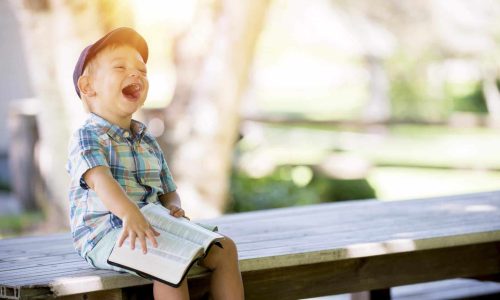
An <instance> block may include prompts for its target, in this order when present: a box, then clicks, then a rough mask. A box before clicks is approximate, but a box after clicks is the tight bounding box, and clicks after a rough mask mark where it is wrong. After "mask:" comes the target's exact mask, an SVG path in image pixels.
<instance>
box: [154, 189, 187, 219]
mask: <svg viewBox="0 0 500 300" xmlns="http://www.w3.org/2000/svg"><path fill="white" fill-rule="evenodd" d="M159 199H160V202H161V204H162V205H163V206H165V207H166V208H168V209H169V210H170V214H171V215H172V216H174V217H186V216H185V215H184V210H183V209H182V208H181V198H180V197H179V194H177V192H176V191H173V192H169V193H165V194H163V195H160V197H159Z"/></svg>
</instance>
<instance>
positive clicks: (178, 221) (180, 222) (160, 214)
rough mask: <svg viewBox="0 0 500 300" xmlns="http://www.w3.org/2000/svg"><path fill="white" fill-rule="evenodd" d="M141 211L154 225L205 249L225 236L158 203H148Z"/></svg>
mask: <svg viewBox="0 0 500 300" xmlns="http://www.w3.org/2000/svg"><path fill="white" fill-rule="evenodd" d="M141 211H142V213H143V214H144V216H145V217H146V219H147V220H148V221H149V222H150V223H151V225H153V226H154V227H156V228H158V229H160V230H164V231H166V232H169V233H171V234H173V235H176V236H178V237H180V238H182V239H186V240H188V241H191V242H193V243H196V244H198V245H201V246H202V247H203V249H204V250H207V248H208V246H209V245H210V244H211V243H212V241H214V240H217V239H222V238H223V236H222V235H220V234H218V233H216V232H213V231H210V230H207V229H205V228H203V227H201V226H200V225H197V224H195V223H193V222H191V221H189V220H187V219H185V218H176V217H174V216H172V215H170V211H169V210H168V209H166V208H165V207H163V206H161V205H158V204H153V203H150V204H147V205H146V206H144V207H143V208H142V209H141Z"/></svg>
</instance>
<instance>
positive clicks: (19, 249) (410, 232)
mask: <svg viewBox="0 0 500 300" xmlns="http://www.w3.org/2000/svg"><path fill="white" fill-rule="evenodd" d="M210 222H211V223H214V224H218V225H219V228H220V231H221V232H222V233H224V234H227V235H229V236H231V237H232V238H233V239H234V240H235V241H236V243H237V245H238V249H239V255H240V267H241V271H242V275H243V280H244V284H245V293H246V298H247V299H298V298H305V297H315V296H321V295H331V294H341V293H353V292H359V291H373V292H372V296H377V295H378V296H381V297H382V298H388V297H390V295H389V292H388V291H389V290H388V289H389V288H390V287H394V286H400V285H406V284H412V283H420V282H427V281H436V280H442V279H448V278H461V277H481V276H490V275H495V274H500V191H496V192H487V193H477V194H469V195H460V196H449V197H440V198H430V199H421V200H407V201H393V202H382V201H377V200H363V201H348V202H338V203H327V204H319V205H312V206H303V207H292V208H283V209H273V210H267V211H258V212H250V213H241V214H233V215H226V216H223V217H221V218H218V219H215V220H210ZM208 280H209V274H208V273H207V272H204V271H200V270H199V269H198V270H194V272H192V273H191V275H190V277H189V285H190V293H191V295H192V299H197V298H202V297H203V295H204V293H205V292H206V287H207V282H208ZM149 284H150V281H148V280H146V279H142V278H138V277H134V276H131V275H128V274H121V273H117V272H112V271H103V270H94V269H92V268H90V267H88V266H87V264H86V263H85V262H84V261H83V260H82V259H81V258H80V257H78V256H77V254H76V253H75V252H74V250H73V248H72V244H71V238H70V235H69V234H67V233H64V234H54V235H48V236H35V237H23V238H12V239H4V240H0V295H1V296H0V298H2V297H4V298H8V299H40V298H47V297H62V298H63V299H145V298H147V297H146V296H144V295H142V296H137V295H139V294H140V293H146V294H147V293H149V294H147V295H148V297H149V296H150V292H149V290H150V286H149ZM146 290H148V291H146Z"/></svg>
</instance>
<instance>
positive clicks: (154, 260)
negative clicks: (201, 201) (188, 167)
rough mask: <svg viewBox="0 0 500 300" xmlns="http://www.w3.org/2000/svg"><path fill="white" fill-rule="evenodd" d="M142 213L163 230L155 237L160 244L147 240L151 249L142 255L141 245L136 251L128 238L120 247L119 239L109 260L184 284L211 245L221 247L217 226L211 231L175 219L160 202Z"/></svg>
mask: <svg viewBox="0 0 500 300" xmlns="http://www.w3.org/2000/svg"><path fill="white" fill-rule="evenodd" d="M141 212H142V213H143V214H144V216H145V217H146V219H147V220H148V222H149V223H150V224H151V225H152V226H153V227H154V228H155V229H156V231H158V232H159V233H160V235H159V236H157V237H156V241H157V242H158V247H157V248H155V247H153V244H152V243H151V241H149V239H147V240H146V243H147V248H148V252H147V253H146V254H143V252H142V249H141V247H140V246H138V245H136V247H135V249H134V250H132V249H130V239H127V240H125V242H124V243H123V245H122V246H121V247H118V242H117V244H116V245H115V247H114V248H113V250H112V251H111V254H110V256H109V258H108V263H109V264H110V265H114V266H118V267H120V268H124V269H128V270H132V271H134V272H137V274H140V275H141V276H144V277H147V278H151V279H155V280H159V281H161V282H163V283H166V284H168V285H171V286H174V287H178V286H179V285H180V284H181V282H182V280H183V279H184V277H185V276H186V275H187V273H188V271H189V269H190V268H191V266H192V265H193V264H194V263H195V262H196V261H197V260H198V259H200V258H202V257H204V256H205V255H206V254H207V251H208V250H209V249H210V247H211V246H212V245H214V244H218V245H219V246H220V244H219V243H218V241H220V240H221V239H223V238H224V237H223V236H222V235H220V234H218V233H216V232H214V231H215V230H217V229H216V227H213V228H210V229H211V230H209V229H207V228H208V227H205V226H201V225H198V224H196V223H193V222H191V221H189V220H188V219H186V218H176V217H174V216H172V215H170V211H169V210H168V209H167V208H165V207H163V206H161V205H159V204H153V203H150V204H147V205H146V206H144V207H143V208H142V209H141ZM212 230H213V231H212ZM136 243H137V241H136Z"/></svg>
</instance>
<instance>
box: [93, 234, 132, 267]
mask: <svg viewBox="0 0 500 300" xmlns="http://www.w3.org/2000/svg"><path fill="white" fill-rule="evenodd" d="M121 231H122V229H121V228H116V229H113V230H112V231H110V232H108V233H107V234H106V235H105V236H103V237H102V238H101V240H100V241H99V242H98V243H97V245H95V246H94V248H93V249H92V250H90V252H89V253H88V254H87V258H86V260H87V262H88V263H89V264H90V265H91V266H92V267H94V268H97V269H104V270H113V271H118V272H127V273H130V274H132V275H137V273H135V272H133V271H130V270H126V269H123V268H119V267H116V266H112V265H110V264H108V257H109V255H110V254H111V250H113V247H114V245H115V243H116V241H117V240H118V237H119V236H120V233H121Z"/></svg>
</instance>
